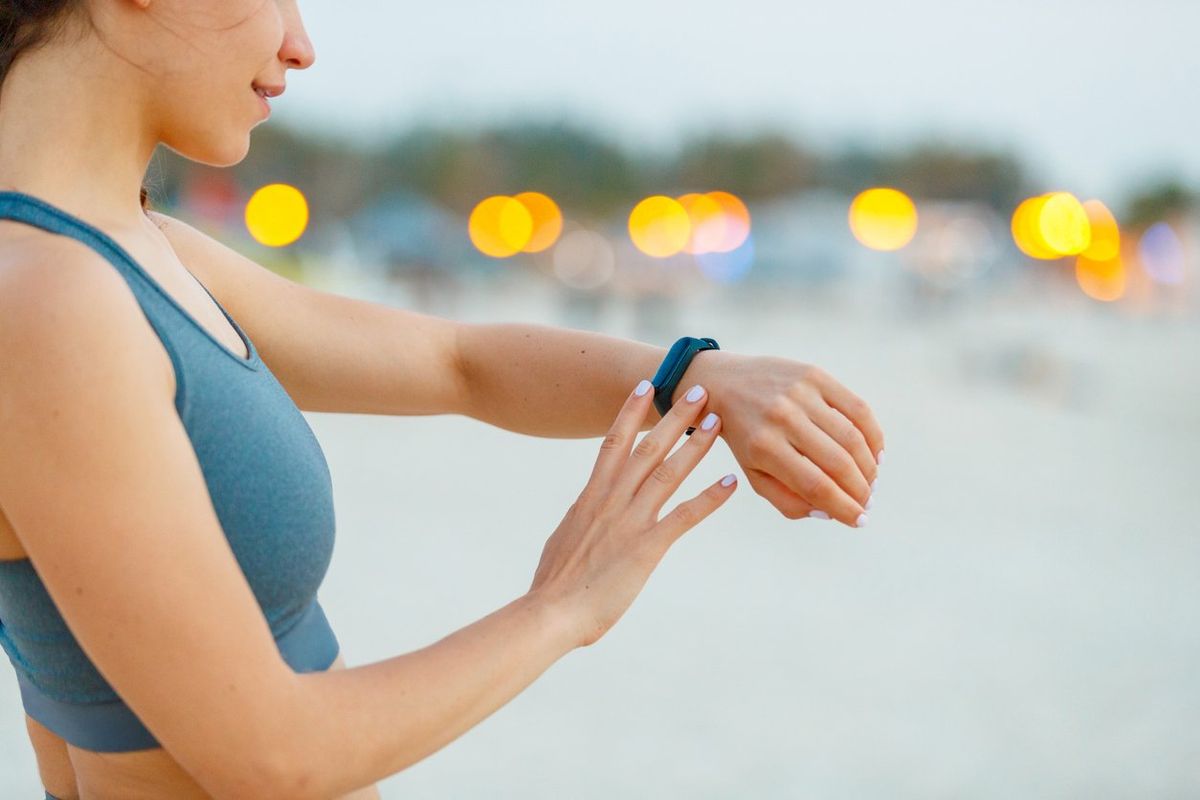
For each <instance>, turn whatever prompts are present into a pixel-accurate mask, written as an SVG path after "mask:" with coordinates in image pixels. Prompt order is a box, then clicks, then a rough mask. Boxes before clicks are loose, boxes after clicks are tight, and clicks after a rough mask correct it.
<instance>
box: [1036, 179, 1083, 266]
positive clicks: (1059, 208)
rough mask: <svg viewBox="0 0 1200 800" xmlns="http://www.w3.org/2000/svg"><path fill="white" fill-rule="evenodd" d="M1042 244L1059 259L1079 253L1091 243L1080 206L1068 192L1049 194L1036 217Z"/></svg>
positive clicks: (1076, 199) (1075, 198)
mask: <svg viewBox="0 0 1200 800" xmlns="http://www.w3.org/2000/svg"><path fill="white" fill-rule="evenodd" d="M1037 225H1038V232H1039V233H1040V234H1041V237H1042V241H1043V242H1044V243H1045V244H1046V246H1047V247H1049V248H1050V249H1051V250H1053V251H1054V252H1056V253H1058V254H1059V255H1063V256H1073V255H1076V254H1078V253H1082V252H1083V251H1084V250H1086V249H1087V246H1088V245H1089V244H1091V241H1092V226H1091V223H1090V222H1089V220H1088V214H1087V211H1086V210H1085V209H1084V207H1083V203H1080V202H1079V199H1078V198H1077V197H1075V195H1073V194H1071V193H1069V192H1052V193H1051V194H1050V195H1049V196H1047V197H1046V201H1045V203H1043V204H1042V205H1041V208H1040V211H1039V213H1038V217H1037Z"/></svg>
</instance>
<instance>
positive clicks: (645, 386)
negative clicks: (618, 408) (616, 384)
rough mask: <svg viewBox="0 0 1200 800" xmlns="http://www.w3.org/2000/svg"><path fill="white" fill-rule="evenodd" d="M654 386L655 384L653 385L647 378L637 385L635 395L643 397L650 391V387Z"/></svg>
mask: <svg viewBox="0 0 1200 800" xmlns="http://www.w3.org/2000/svg"><path fill="white" fill-rule="evenodd" d="M653 385H654V384H653V383H651V382H650V381H648V380H646V379H645V378H642V382H641V383H639V384H638V385H637V387H636V388H635V389H634V390H633V393H634V394H636V395H637V396H638V397H641V396H642V395H644V394H645V393H646V392H648V391H650V387H651V386H653Z"/></svg>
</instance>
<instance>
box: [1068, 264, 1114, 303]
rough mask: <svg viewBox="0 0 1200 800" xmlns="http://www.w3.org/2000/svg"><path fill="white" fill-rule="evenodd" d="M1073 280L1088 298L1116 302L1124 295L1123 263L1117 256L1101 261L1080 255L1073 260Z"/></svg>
mask: <svg viewBox="0 0 1200 800" xmlns="http://www.w3.org/2000/svg"><path fill="white" fill-rule="evenodd" d="M1075 280H1076V281H1077V282H1078V283H1079V288H1081V289H1083V291H1084V293H1085V294H1086V295H1087V296H1088V297H1091V298H1093V299H1095V300H1102V301H1104V302H1112V301H1113V300H1118V299H1120V297H1121V296H1122V295H1124V294H1125V262H1124V261H1123V260H1122V259H1121V257H1120V256H1119V255H1118V256H1116V257H1114V258H1109V259H1105V260H1103V261H1097V260H1095V259H1092V258H1088V257H1087V256H1084V255H1080V256H1079V257H1077V258H1076V259H1075Z"/></svg>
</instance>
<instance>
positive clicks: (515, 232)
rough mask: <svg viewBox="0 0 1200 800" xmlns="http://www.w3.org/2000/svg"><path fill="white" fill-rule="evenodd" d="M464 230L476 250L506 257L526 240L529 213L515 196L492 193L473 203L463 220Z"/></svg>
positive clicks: (530, 228) (530, 227)
mask: <svg viewBox="0 0 1200 800" xmlns="http://www.w3.org/2000/svg"><path fill="white" fill-rule="evenodd" d="M467 233H468V234H469V235H470V237H471V243H472V244H474V245H475V247H476V248H478V250H479V252H481V253H483V254H484V255H486V256H491V257H493V258H507V257H508V256H511V255H515V254H517V253H519V252H521V250H522V249H523V248H524V247H525V246H526V245H527V244H529V241H530V238H531V237H532V236H533V215H531V214H530V213H529V209H528V208H526V207H525V204H524V203H521V202H520V201H518V200H516V199H515V198H512V197H509V196H507V195H494V196H492V197H489V198H487V199H485V200H482V201H480V203H479V205H477V206H475V209H474V210H473V211H472V212H471V217H470V219H469V220H468V221H467Z"/></svg>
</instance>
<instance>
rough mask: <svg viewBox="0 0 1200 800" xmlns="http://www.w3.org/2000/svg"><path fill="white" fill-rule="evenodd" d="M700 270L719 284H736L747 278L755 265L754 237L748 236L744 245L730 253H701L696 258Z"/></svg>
mask: <svg viewBox="0 0 1200 800" xmlns="http://www.w3.org/2000/svg"><path fill="white" fill-rule="evenodd" d="M696 263H697V264H698V265H699V266H700V270H701V271H702V272H703V273H704V274H705V275H707V276H708V277H709V278H710V279H711V280H713V281H715V282H717V283H736V282H737V281H740V280H742V278H744V277H746V273H748V272H749V271H750V267H751V265H753V264H754V237H753V236H748V237H746V239H745V240H744V241H743V242H742V244H741V245H740V246H739V247H737V248H735V249H733V250H729V251H720V250H718V251H714V252H710V253H700V254H699V255H697V256H696Z"/></svg>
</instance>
